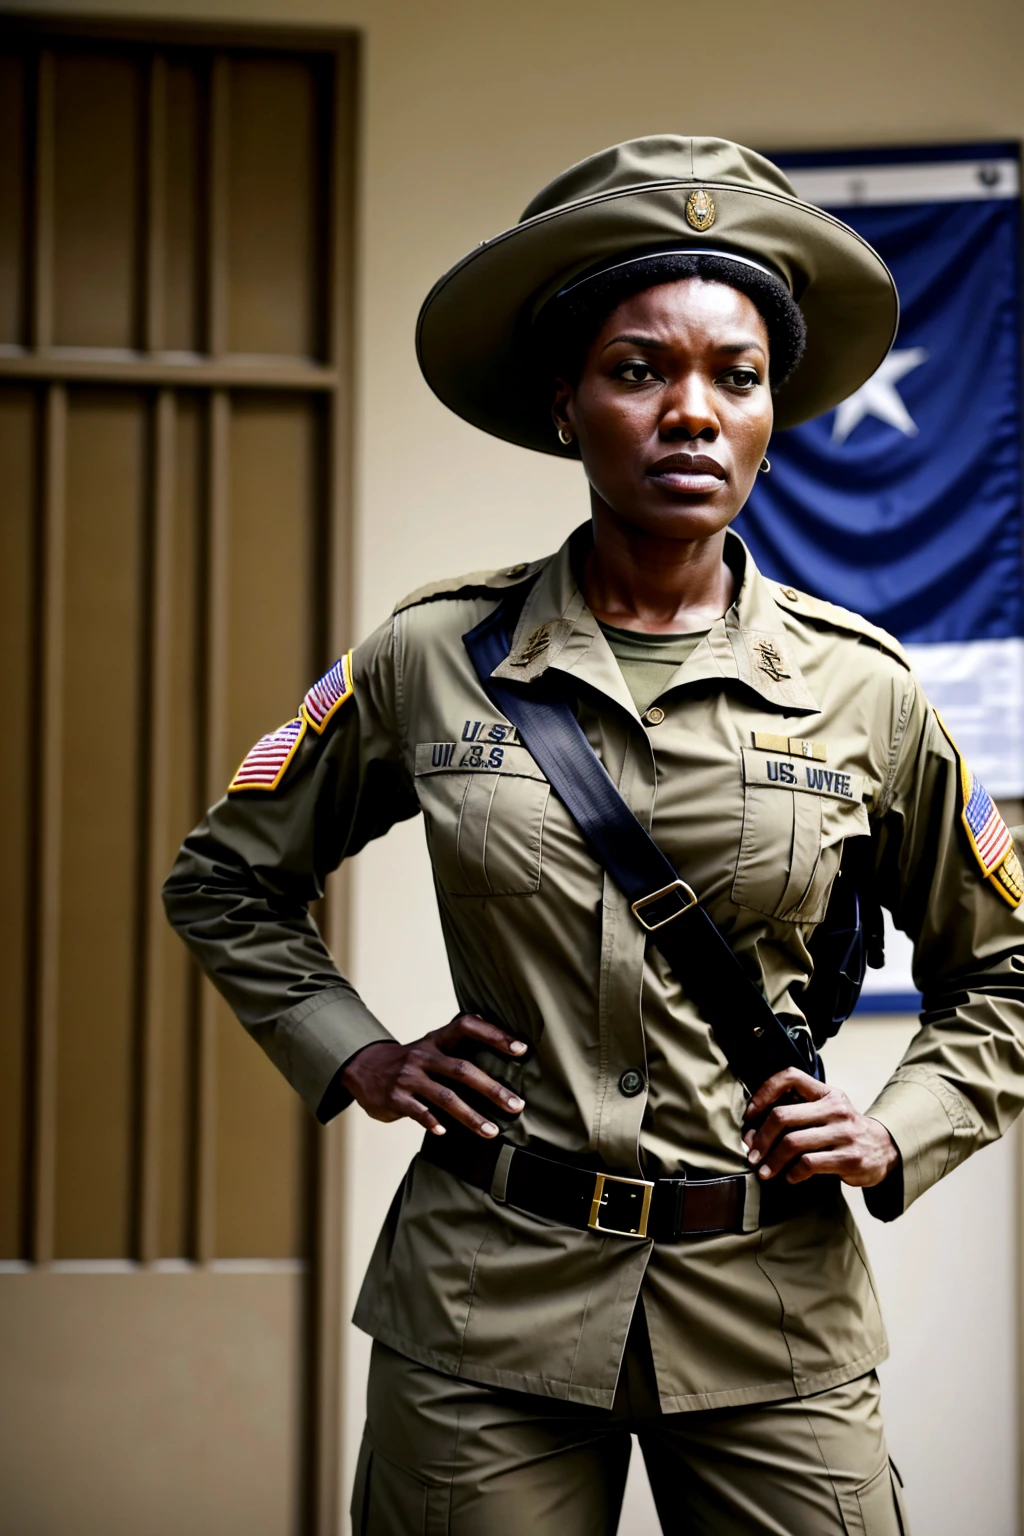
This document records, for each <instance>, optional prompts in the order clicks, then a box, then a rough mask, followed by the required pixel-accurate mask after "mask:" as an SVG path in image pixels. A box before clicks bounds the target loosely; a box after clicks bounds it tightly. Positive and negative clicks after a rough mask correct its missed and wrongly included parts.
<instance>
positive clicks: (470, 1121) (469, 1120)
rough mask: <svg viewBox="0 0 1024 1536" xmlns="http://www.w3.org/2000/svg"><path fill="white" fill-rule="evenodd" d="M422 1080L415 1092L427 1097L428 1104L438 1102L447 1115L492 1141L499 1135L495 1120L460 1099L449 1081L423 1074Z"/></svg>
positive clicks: (419, 1095)
mask: <svg viewBox="0 0 1024 1536" xmlns="http://www.w3.org/2000/svg"><path fill="white" fill-rule="evenodd" d="M421 1078H422V1080H421V1081H420V1083H418V1084H417V1086H416V1089H415V1094H416V1097H417V1098H418V1099H425V1100H426V1101H427V1103H428V1104H436V1105H437V1107H438V1109H443V1110H444V1112H445V1114H446V1115H449V1116H450V1117H451V1118H452V1119H453V1120H457V1121H458V1122H459V1124H460V1125H464V1126H465V1127H466V1129H467V1130H469V1131H473V1132H474V1133H475V1134H476V1135H477V1136H483V1137H484V1139H485V1140H487V1141H490V1140H492V1139H493V1138H494V1137H495V1136H497V1135H498V1131H499V1127H498V1126H496V1125H495V1124H494V1121H493V1120H488V1119H487V1116H486V1115H480V1114H478V1113H477V1111H476V1110H475V1109H470V1107H469V1105H468V1104H466V1103H465V1102H464V1100H462V1099H460V1098H459V1096H458V1094H457V1093H456V1092H455V1089H454V1088H449V1087H448V1084H447V1083H439V1082H438V1081H437V1080H436V1078H433V1077H428V1076H427V1074H426V1073H422V1074H421Z"/></svg>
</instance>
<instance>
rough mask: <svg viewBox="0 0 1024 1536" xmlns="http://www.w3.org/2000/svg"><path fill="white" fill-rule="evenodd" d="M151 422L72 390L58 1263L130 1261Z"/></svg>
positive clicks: (138, 407) (117, 396)
mask: <svg viewBox="0 0 1024 1536" xmlns="http://www.w3.org/2000/svg"><path fill="white" fill-rule="evenodd" d="M147 426H148V424H147V411H146V402H145V400H144V399H143V398H141V397H139V396H136V395H134V394H132V393H129V392H127V391H122V390H105V391H103V392H99V391H92V390H82V391H72V392H71V394H70V399H69V406H68V420H67V461H66V462H67V482H66V497H65V503H66V504H65V514H64V515H65V568H64V579H63V586H64V594H65V604H64V612H63V615H62V628H63V632H64V635H65V644H64V689H63V701H62V704H63V708H62V729H61V742H60V763H61V803H60V809H59V816H60V849H61V857H60V876H59V878H60V908H61V910H60V924H59V933H60V938H59V945H58V949H57V953H56V954H55V955H52V956H49V957H48V959H47V963H48V964H49V965H52V966H54V967H55V968H56V973H57V974H56V992H57V1053H56V1060H57V1083H56V1097H57V1126H58V1134H57V1143H56V1153H57V1156H56V1208H55V1234H54V1256H55V1257H56V1258H58V1259H77V1258H90V1259H92V1258H102V1259H113V1258H119V1259H120V1258H129V1257H130V1256H131V1244H132V1193H133V1191H132V1180H133V1172H132V1169H133V1163H134V1157H133V1152H134V1147H133V1109H134V1105H133V1098H134V1093H133V1089H134V1082H133V1079H134V1070H135V1059H134V1058H135V1046H134V1021H135V1018H136V1015H137V1009H138V958H137V957H138V953H139V933H138V920H139V911H138V898H139V890H138V873H139V871H138V858H139V812H140V805H139V795H140V788H141V785H140V776H141V770H142V766H143V762H142V759H143V754H142V753H141V752H140V751H139V749H138V747H139V744H140V743H141V742H142V741H143V739H144V717H143V713H142V704H143V700H142V683H143V675H142V666H143V624H142V603H143V594H142V583H141V579H140V578H141V575H142V562H143V544H142V540H143V536H144V527H143V518H142V509H143V506H144V503H145V490H146V483H145V470H146V446H147V445H146V437H147Z"/></svg>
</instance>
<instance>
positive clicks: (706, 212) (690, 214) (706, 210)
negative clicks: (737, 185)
mask: <svg viewBox="0 0 1024 1536" xmlns="http://www.w3.org/2000/svg"><path fill="white" fill-rule="evenodd" d="M715 212H716V210H715V200H714V198H713V197H712V196H711V193H710V192H705V190H704V188H703V187H697V189H696V190H695V191H693V192H691V193H690V195H689V197H688V198H687V199H686V222H687V224H689V226H690V228H691V229H696V230H699V231H700V232H701V233H703V231H704V230H705V229H710V228H711V226H712V224H713V223H714V222H715Z"/></svg>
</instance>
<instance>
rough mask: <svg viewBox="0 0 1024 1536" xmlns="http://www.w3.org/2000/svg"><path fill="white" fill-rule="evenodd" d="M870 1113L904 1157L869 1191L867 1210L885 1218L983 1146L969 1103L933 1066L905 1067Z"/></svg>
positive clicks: (900, 1210)
mask: <svg viewBox="0 0 1024 1536" xmlns="http://www.w3.org/2000/svg"><path fill="white" fill-rule="evenodd" d="M867 1114H868V1115H869V1117H870V1118H871V1119H872V1120H878V1121H880V1122H881V1124H882V1125H884V1126H885V1128H886V1130H887V1131H888V1132H889V1135H890V1136H891V1137H892V1139H893V1141H894V1142H895V1143H896V1146H897V1148H898V1150H899V1153H900V1158H901V1164H900V1168H899V1169H898V1170H897V1169H894V1170H893V1172H892V1173H891V1174H890V1175H889V1178H887V1179H885V1180H884V1181H883V1182H882V1183H881V1184H880V1185H878V1187H877V1189H875V1190H865V1200H866V1203H867V1207H868V1210H869V1211H870V1212H871V1214H872V1215H873V1216H877V1217H879V1219H880V1220H882V1221H892V1220H893V1218H894V1217H896V1216H900V1215H902V1214H903V1212H904V1211H906V1210H909V1208H910V1207H911V1206H912V1205H913V1203H914V1201H915V1200H916V1199H917V1198H918V1196H919V1195H923V1194H924V1192H925V1190H926V1189H930V1188H931V1186H932V1185H933V1184H937V1183H938V1181H939V1180H940V1179H941V1178H943V1177H944V1176H945V1175H946V1174H947V1173H949V1172H950V1170H951V1169H953V1168H955V1167H956V1166H957V1164H958V1163H961V1162H963V1160H964V1158H965V1157H969V1156H970V1154H971V1153H972V1152H973V1151H975V1150H976V1148H977V1147H979V1146H980V1145H981V1141H982V1128H981V1126H980V1125H979V1123H978V1120H977V1117H976V1115H975V1113H974V1110H973V1108H972V1107H971V1104H970V1102H969V1101H968V1100H967V1099H966V1098H965V1097H964V1095H963V1094H962V1093H960V1092H959V1090H958V1089H956V1088H954V1087H953V1086H952V1084H951V1083H949V1082H948V1081H947V1080H946V1079H945V1078H944V1077H942V1076H941V1074H940V1073H938V1072H936V1071H934V1070H933V1069H932V1068H930V1067H925V1066H919V1065H915V1066H910V1067H901V1068H900V1069H899V1071H897V1072H896V1073H895V1074H894V1075H893V1076H892V1077H891V1078H890V1080H889V1082H888V1083H886V1085H885V1087H884V1088H883V1089H882V1091H881V1093H880V1094H879V1095H878V1098H877V1099H876V1100H875V1102H874V1103H873V1104H872V1106H871V1108H870V1109H869V1110H868V1111H867ZM897 1172H899V1174H900V1179H897V1178H896V1174H897ZM900 1183H902V1189H900V1188H899V1185H900Z"/></svg>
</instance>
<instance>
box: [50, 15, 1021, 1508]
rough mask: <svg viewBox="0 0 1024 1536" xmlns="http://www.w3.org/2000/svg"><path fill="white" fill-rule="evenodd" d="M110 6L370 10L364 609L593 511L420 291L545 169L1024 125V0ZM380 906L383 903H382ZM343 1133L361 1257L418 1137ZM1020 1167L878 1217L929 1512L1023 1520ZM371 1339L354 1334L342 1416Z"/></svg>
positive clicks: (407, 901) (994, 1163) (399, 879)
mask: <svg viewBox="0 0 1024 1536" xmlns="http://www.w3.org/2000/svg"><path fill="white" fill-rule="evenodd" d="M23 8H25V9H35V8H36V7H33V6H29V7H23ZM62 9H65V10H71V11H75V12H78V13H83V14H85V13H89V12H91V11H92V9H93V8H92V7H91V6H90V5H88V4H81V5H78V4H75V5H65V6H64V7H62ZM104 10H105V12H106V13H107V14H125V15H129V14H130V15H146V16H149V17H159V16H168V17H171V16H173V17H175V18H184V17H186V16H187V17H190V18H197V17H198V18H205V19H209V20H212V19H215V18H217V19H222V20H235V21H256V20H266V21H275V22H278V23H288V24H296V23H299V22H309V23H314V24H317V25H320V26H324V25H329V26H353V27H357V28H359V29H361V30H362V31H363V33H364V37H365V54H364V102H363V116H362V121H363V141H362V157H361V172H362V178H363V180H362V214H363V226H362V231H361V253H362V271H361V280H360V296H359V323H360V366H359V378H358V396H357V398H358V411H359V433H358V462H357V465H356V475H357V484H358V497H357V506H358V520H359V525H358V538H357V565H356V572H355V582H356V591H357V598H358V614H359V626H358V627H359V628H360V630H361V631H362V630H365V629H366V628H368V627H369V626H371V625H372V624H374V623H375V622H377V621H378V620H379V619H380V618H381V617H382V616H383V615H384V614H385V613H386V611H387V610H388V608H389V607H390V606H391V604H392V603H393V602H394V600H395V599H396V597H398V596H399V595H400V594H401V593H402V592H403V591H405V590H407V589H408V588H411V587H413V586H416V585H418V584H419V583H420V582H422V581H424V580H426V579H429V578H431V577H433V576H437V575H444V574H446V573H448V572H455V571H460V570H471V569H474V568H479V567H481V566H488V565H498V564H502V563H505V562H508V561H512V560H518V559H527V558H529V557H531V556H533V555H536V554H538V553H541V552H543V551H545V550H546V549H548V548H550V547H551V546H552V545H553V544H555V543H556V542H558V541H559V540H560V539H561V537H562V536H563V535H564V534H565V532H566V531H567V530H568V529H569V528H570V527H571V526H572V525H573V523H574V522H575V521H577V520H578V519H579V518H580V517H581V516H582V515H583V513H584V509H585V499H584V493H583V486H582V483H581V480H580V476H579V473H578V471H577V470H575V469H574V468H572V467H570V466H567V465H565V464H560V463H555V462H554V461H552V460H547V459H542V458H541V457H539V456H530V455H528V454H526V453H523V452H521V451H519V450H515V449H512V448H508V447H505V446H503V445H501V444H499V443H497V442H493V441H490V440H488V439H486V438H485V437H483V436H481V435H479V434H475V433H474V432H473V431H471V430H470V429H469V428H468V427H465V426H463V425H462V424H461V423H460V422H458V421H456V420H455V419H454V418H452V417H450V416H448V415H446V413H445V412H444V411H443V410H442V408H441V407H440V406H439V405H438V404H437V403H436V402H435V401H434V400H433V399H432V397H431V396H430V394H429V392H428V391H427V389H426V387H425V385H424V384H423V383H422V381H421V380H420V378H419V375H418V373H417V370H416V366H415V360H414V355H413V343H412V337H413V326H414V321H415V317H416V311H417V308H418V306H419V303H420V300H421V298H422V297H423V295H424V293H425V292H426V290H427V288H428V287H429V286H430V284H431V283H432V281H433V280H434V278H435V277H436V276H437V275H438V274H439V272H440V271H441V270H442V269H443V268H444V267H445V266H447V265H448V264H449V263H450V262H451V261H453V260H454V259H455V258H457V257H458V256H460V255H461V254H462V253H463V252H464V250H466V249H467V248H469V247H470V246H472V245H473V244H475V243H476V242H477V241H478V240H480V239H481V238H483V237H484V236H487V235H490V234H493V233H494V232H496V231H497V230H498V229H499V228H501V227H503V226H504V225H505V224H507V223H509V222H510V221H511V220H512V219H513V218H514V217H515V216H516V215H517V214H518V212H519V210H520V209H521V208H522V206H523V204H524V203H525V202H526V201H527V199H528V198H529V197H530V196H531V194H532V193H533V192H534V191H535V190H536V189H537V187H538V186H539V185H540V184H541V183H542V182H544V181H546V180H547V179H548V178H549V177H550V176H551V175H553V174H554V173H556V172H557V171H558V170H560V169H561V168H563V167H564V166H565V165H567V164H569V163H570V162H572V161H573V160H576V159H579V158H581V157H582V156H584V155H586V154H588V153H590V152H592V151H593V150H595V149H597V148H600V147H601V146H603V145H605V144H608V143H612V142H615V141H616V140H619V139H623V138H629V137H633V136H635V135H637V134H642V133H647V132H664V131H679V132H684V133H688V132H700V133H713V134H720V135H724V136H727V137H734V138H738V139H741V140H744V141H746V142H748V143H751V144H754V145H756V146H759V147H770V146H773V145H775V146H787V145H793V146H803V145H808V146H818V145H827V144H852V143H875V142H899V141H921V140H934V139H956V138H986V137H1018V138H1019V137H1024V92H1022V91H1021V89H1020V66H1021V60H1022V58H1024V6H1021V4H1020V0H975V3H973V4H971V5H969V6H965V5H962V4H960V3H955V4H954V3H948V0H942V3H936V0H931V3H927V0H914V3H907V0H904V3H900V0H862V3H860V4H857V5H846V4H843V5H840V4H822V3H821V0H776V3H775V4H774V5H771V6H769V5H765V4H764V3H763V0H758V3H752V0H732V3H731V4H730V5H727V6H721V7H718V8H714V9H708V8H704V9H703V11H702V13H701V14H699V15H698V14H697V13H696V12H695V11H694V10H692V9H688V8H686V7H683V6H680V5H679V4H678V3H672V4H669V3H666V0H648V3H647V4H645V5H644V6H642V7H641V6H636V5H633V6H629V5H626V4H624V3H623V0H559V3H558V4H555V3H552V0H543V3H542V0H520V3H518V4H517V3H504V4H497V3H494V0H491V3H487V0H431V3H429V4H424V3H422V0H421V3H419V4H414V3H410V0H405V3H402V0H376V3H368V0H238V3H230V0H221V3H218V4H207V5H203V4H199V3H196V0H192V3H191V4H190V3H188V0H185V3H181V0H126V3H123V4H120V3H119V4H107V5H106V6H105V7H104ZM421 844H422V839H421V837H420V835H419V831H418V829H417V828H415V827H408V826H407V827H404V828H399V829H398V831H397V832H396V833H395V834H393V835H392V837H391V838H389V839H388V841H387V843H385V844H384V845H382V846H380V847H378V848H374V849H371V850H369V851H368V852H367V854H365V855H364V856H363V858H362V859H361V860H360V865H359V869H358V874H357V878H356V881H355V889H356V893H357V904H358V914H359V915H358V916H357V923H356V935H355V946H354V955H355V966H354V970H355V976H356V979H357V981H358V982H359V983H360V984H361V985H362V987H363V988H364V990H365V993H366V995H367V997H368V999H369V1001H370V1002H371V1004H372V1005H373V1006H374V1007H375V1008H376V1009H377V1010H378V1011H379V1012H380V1013H381V1015H382V1017H384V1018H385V1020H386V1021H387V1022H388V1023H389V1025H390V1026H391V1027H392V1028H393V1029H394V1030H396V1032H398V1033H399V1034H403V1033H412V1032H414V1031H418V1030H419V1029H420V1028H421V1027H425V1026H431V1025H433V1024H435V1023H437V1022H438V1021H439V1020H440V1019H441V1018H443V1017H444V1016H445V1015H446V1014H447V1012H449V1011H450V1009H451V1006H452V1000H451V994H450V988H449V985H448V981H447V977H446V974H445V968H444V962H443V956H442V953H441V948H440V940H439V933H438V929H437V923H436V919H435V918H434V916H433V912H432V903H431V895H430V888H429V879H428V873H427V868H426V862H425V858H424V854H423V850H422V846H421ZM382 911H384V912H387V913H388V914H389V921H388V923H387V925H384V924H381V923H379V922H378V921H376V919H375V917H374V916H373V914H377V913H380V912H382ZM364 913H365V914H366V917H365V919H364V918H363V917H362V915H361V914H364ZM899 1033H900V1032H899V1028H898V1026H894V1027H893V1028H891V1029H887V1028H886V1027H884V1026H874V1025H864V1026H854V1027H853V1028H852V1029H851V1030H850V1032H849V1034H848V1036H847V1037H846V1038H845V1039H844V1041H843V1042H842V1046H841V1048H840V1050H838V1051H837V1053H836V1061H837V1062H839V1061H840V1060H841V1061H842V1063H843V1070H845V1071H846V1073H848V1075H849V1076H850V1079H851V1081H852V1080H853V1078H856V1079H857V1082H858V1088H859V1089H860V1088H861V1087H863V1089H864V1091H865V1092H866V1091H869V1090H870V1088H871V1087H872V1086H873V1085H874V1083H877V1082H878V1081H879V1080H880V1079H881V1077H882V1076H883V1074H884V1071H885V1070H886V1067H887V1066H888V1064H889V1063H890V1062H891V1061H892V1059H894V1057H895V1054H896V1053H897V1049H898V1045H899ZM839 1071H840V1068H839V1067H838V1066H834V1067H833V1076H834V1077H837V1076H838V1075H839ZM348 1136H349V1144H350V1148H351V1152H352V1157H351V1160H350V1184H351V1201H350V1205H349V1210H350V1238H351V1244H350V1279H351V1281H352V1282H353V1283H354V1282H355V1281H356V1279H357V1278H358V1273H359V1271H360V1270H361V1267H362V1264H363V1262H364V1260H365V1256H366V1252H367V1247H368V1244H369V1242H370V1241H371V1240H372V1235H373V1232H374V1231H375V1229H376V1225H377V1223H378V1222H379V1219H380V1217H381V1216H382V1215H383V1212H384V1210H385V1208H386V1206H387V1202H388V1197H389V1194H390V1191H391V1188H392V1187H393V1184H394V1182H395V1181H396V1179H397V1177H398V1174H399V1171H400V1168H401V1166H402V1164H403V1162H404V1159H405V1158H406V1156H407V1155H408V1154H409V1152H410V1150H411V1145H412V1144H414V1142H415V1138H414V1137H410V1136H409V1135H407V1134H406V1133H405V1132H404V1131H403V1130H402V1129H401V1128H382V1127H376V1126H370V1125H368V1124H367V1123H366V1122H365V1121H362V1122H360V1121H357V1120H355V1119H353V1121H352V1123H351V1125H350V1126H349V1127H348ZM1013 1178H1014V1175H1013V1167H1012V1158H1011V1156H1010V1151H1009V1149H997V1150H996V1151H995V1152H992V1153H988V1154H985V1156H984V1157H983V1158H981V1159H979V1160H978V1162H977V1164H976V1165H974V1166H973V1167H971V1168H968V1169H966V1170H964V1171H963V1173H961V1174H958V1176H957V1180H956V1181H954V1183H953V1184H952V1185H951V1186H950V1188H949V1190H948V1191H946V1190H942V1191H938V1192H936V1194H935V1196H934V1197H932V1199H931V1200H930V1201H929V1202H928V1203H926V1204H925V1205H924V1206H922V1207H921V1209H920V1211H919V1212H917V1213H915V1214H914V1215H913V1217H912V1218H911V1219H909V1220H908V1222H907V1223H906V1225H905V1227H904V1226H901V1227H899V1228H897V1229H895V1231H894V1232H893V1233H892V1234H891V1235H890V1234H889V1233H888V1232H886V1233H881V1231H880V1230H879V1231H878V1232H877V1233H876V1234H875V1235H874V1246H875V1249H876V1252H877V1254H878V1258H879V1270H880V1273H881V1274H882V1280H883V1299H884V1300H885V1302H886V1303H887V1310H888V1314H889V1319H890V1330H891V1333H892V1336H893V1340H894V1345H895V1358H894V1361H893V1364H892V1366H891V1367H890V1369H889V1374H888V1377H887V1383H888V1386H887V1390H888V1391H889V1395H890V1401H891V1403H892V1409H891V1413H890V1418H891V1419H892V1421H893V1439H894V1442H897V1441H900V1442H905V1446H906V1448H904V1446H903V1445H901V1446H900V1449H899V1451H898V1454H897V1460H898V1461H902V1462H903V1463H906V1464H907V1465H906V1467H905V1470H908V1471H909V1470H910V1466H911V1465H913V1468H914V1472H915V1473H916V1475H917V1485H916V1486H914V1487H912V1488H911V1490H910V1502H911V1507H912V1509H916V1510H917V1511H918V1530H919V1531H925V1532H927V1533H928V1536H947V1533H948V1536H953V1533H954V1532H955V1533H958V1536H960V1533H962V1532H963V1531H965V1530H975V1531H980V1530H982V1529H984V1530H985V1532H986V1536H1011V1533H1012V1532H1014V1531H1015V1530H1016V1529H1017V1527H1016V1521H1015V1517H1014V1514H1013V1508H1014V1503H1015V1497H1016V1495H1015V1469H1014V1467H1013V1465H1012V1462H1013V1454H1012V1449H1011V1448H1012V1447H1013V1445H1014V1444H1015V1436H1016V1420H1015V1417H1014V1415H1015V1409H1014V1370H1015V1367H1014V1364H1013V1357H1012V1353H1011V1349H1010V1338H1009V1336H1008V1335H1009V1334H1010V1333H1012V1329H1013V1308H1014V1290H1013V1286H1014V1281H1013V1270H1012V1251H1011V1250H1012V1240H1013V1239H1012V1233H1013V1230H1014V1225H1013V1224H1014V1215H1013V1201H1014V1194H1013V1188H1014V1185H1013ZM965 1223H966V1226H965V1225H964V1224H965ZM964 1232H966V1233H967V1234H968V1240H967V1241H966V1242H965V1241H962V1240H961V1238H962V1235H963V1233H964ZM363 1359H364V1345H363V1343H362V1341H360V1340H358V1339H356V1338H355V1336H352V1345H351V1353H350V1360H351V1371H350V1383H351V1392H350V1402H351V1405H352V1415H351V1417H350V1434H351V1431H352V1430H353V1429H354V1428H355V1427H356V1425H355V1420H356V1417H357V1416H358V1411H359V1410H358V1402H359V1398H360V1395H361V1381H360V1370H361V1368H362V1361H363ZM936 1436H937V1437H938V1438H937V1439H936ZM915 1447H916V1449H915ZM986 1490H988V1491H987V1494H986ZM982 1495H985V1506H986V1507H985V1513H984V1515H982V1514H981V1513H980V1510H979V1500H980V1498H981V1497H982ZM638 1498H639V1495H638ZM635 1507H636V1509H637V1511H638V1513H637V1514H636V1515H635V1517H634V1518H633V1519H632V1520H631V1522H630V1523H629V1525H628V1530H629V1532H630V1536H641V1532H642V1531H644V1530H645V1529H647V1528H649V1527H647V1526H646V1525H645V1524H644V1519H643V1517H642V1516H641V1515H640V1513H639V1508H640V1506H639V1504H637V1505H636V1506H635ZM972 1510H974V1512H975V1516H974V1517H972V1514H971V1511H972Z"/></svg>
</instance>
